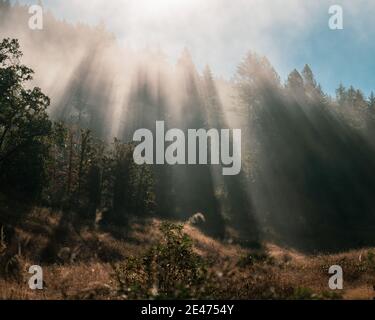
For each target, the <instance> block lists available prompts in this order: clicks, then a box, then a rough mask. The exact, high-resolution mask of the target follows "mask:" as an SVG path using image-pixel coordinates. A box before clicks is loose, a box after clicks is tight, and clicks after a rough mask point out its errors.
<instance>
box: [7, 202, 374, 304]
mask: <svg viewBox="0 0 375 320" xmlns="http://www.w3.org/2000/svg"><path fill="white" fill-rule="evenodd" d="M68 221H69V220H68ZM160 225H161V221H159V220H157V219H149V220H147V221H141V222H140V221H134V222H133V223H132V228H131V231H127V230H124V229H121V228H114V227H112V228H107V229H104V230H103V229H101V228H99V227H97V226H92V227H87V226H86V227H77V224H76V223H70V222H64V217H63V215H62V214H61V213H52V212H49V211H48V210H46V209H34V210H33V211H32V212H31V213H30V214H29V215H28V216H27V217H26V218H24V219H23V220H22V223H18V224H17V225H16V226H15V228H14V230H15V234H14V236H13V238H14V239H16V240H14V241H13V242H12V243H10V244H9V245H8V251H9V252H11V254H10V256H12V255H13V256H16V257H17V264H18V269H17V270H18V271H17V272H18V274H17V275H16V276H14V275H10V276H7V277H3V278H0V299H124V298H126V297H127V295H124V294H123V293H121V292H120V291H119V286H118V285H119V284H118V282H117V281H116V277H115V274H114V273H115V271H114V265H115V264H117V263H124V261H126V259H127V258H128V257H140V256H142V254H144V253H145V252H147V250H148V249H149V248H150V246H151V245H153V244H154V243H156V242H157V241H158V239H159V238H160V230H159V228H160ZM184 232H185V233H186V234H187V235H188V236H189V237H190V238H191V239H192V240H193V243H194V251H195V253H197V254H198V255H199V256H201V257H202V258H203V259H204V260H205V261H206V262H207V266H208V270H209V274H210V280H209V281H213V283H210V284H208V285H209V286H210V288H211V287H212V288H213V289H212V291H211V295H212V297H214V298H220V299H223V298H228V299H304V298H306V299H313V298H344V299H374V298H375V291H374V285H375V258H374V257H373V255H372V253H371V252H372V250H371V249H362V250H358V251H351V252H347V253H341V254H336V255H318V256H306V255H303V254H301V253H299V252H295V251H293V250H290V249H284V248H281V247H278V246H276V245H274V244H267V245H266V246H265V251H264V252H259V251H250V250H247V249H244V248H242V247H240V246H238V245H232V244H223V243H221V242H219V241H216V240H214V239H212V238H209V237H207V236H205V235H204V234H202V233H201V232H200V231H199V230H197V229H196V228H195V227H193V226H191V225H185V226H184ZM373 251H374V252H375V250H373ZM32 264H40V265H41V266H42V267H43V272H44V284H45V285H44V290H41V291H32V290H30V289H28V285H27V282H28V278H29V276H30V275H29V274H28V273H27V270H28V267H29V266H30V265H32ZM334 264H338V265H341V266H342V267H343V268H344V290H343V291H342V292H340V293H339V295H337V294H332V292H330V291H329V288H328V279H329V277H330V275H329V274H328V268H329V266H331V265H334Z"/></svg>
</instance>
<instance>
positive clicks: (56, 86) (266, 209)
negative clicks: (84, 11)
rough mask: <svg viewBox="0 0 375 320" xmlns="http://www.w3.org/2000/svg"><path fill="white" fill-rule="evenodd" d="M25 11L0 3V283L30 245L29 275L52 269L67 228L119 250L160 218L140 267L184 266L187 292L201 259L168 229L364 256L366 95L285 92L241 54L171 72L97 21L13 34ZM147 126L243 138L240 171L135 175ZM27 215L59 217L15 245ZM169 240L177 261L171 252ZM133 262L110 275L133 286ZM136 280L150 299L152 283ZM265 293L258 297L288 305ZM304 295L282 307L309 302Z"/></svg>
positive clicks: (263, 67)
mask: <svg viewBox="0 0 375 320" xmlns="http://www.w3.org/2000/svg"><path fill="white" fill-rule="evenodd" d="M27 15H28V13H27V8H26V7H25V6H22V5H10V4H9V1H4V0H1V1H0V204H1V206H0V227H1V246H0V248H4V252H5V253H4V254H2V252H3V251H2V250H0V270H1V274H6V273H7V272H8V271H9V270H10V269H11V267H12V265H14V266H15V267H14V268H15V269H17V268H20V266H19V265H20V263H19V262H17V263H16V262H14V260H15V259H14V257H16V256H19V255H20V251H23V252H25V253H24V255H26V256H27V259H31V258H30V256H31V253H30V254H29V253H27V252H26V251H27V250H30V252H34V251H37V252H38V253H37V254H36V255H34V258H35V257H36V259H37V261H36V262H38V263H41V264H50V265H53V264H54V263H57V262H59V263H63V262H64V261H65V260H64V258H62V257H61V256H63V255H64V249H66V247H68V246H65V244H66V243H69V242H70V241H72V240H71V238H72V237H73V236H71V235H69V232H70V231H69V230H70V228H71V227H72V226H73V227H74V229H75V232H76V233H77V234H80V237H84V236H82V235H81V232H103V233H104V232H105V233H107V232H108V233H109V234H112V235H113V237H114V238H115V239H122V238H121V237H125V238H124V239H125V240H124V241H126V239H127V237H130V234H131V233H132V232H135V230H136V229H137V228H139V227H140V226H143V227H148V224H152V223H155V221H160V223H161V227H160V232H161V234H162V235H163V237H164V238H163V239H164V240H162V242H161V243H159V245H158V246H156V247H153V248H152V249H150V250H151V251H149V252H148V254H149V255H151V256H152V257H154V258H150V257H149V256H146V258H145V259H146V260H147V258H148V259H149V260H147V261H148V264H147V263H146V264H145V265H144V268H145V271H144V272H146V271H147V270H149V269H148V268H152V266H153V264H154V263H156V267H155V266H154V267H155V268H161V270H162V269H163V264H164V263H166V264H167V262H165V260H168V259H172V260H171V261H173V263H175V264H176V268H177V269H178V268H180V269H179V270H189V272H188V273H186V275H185V276H186V277H189V278H188V279H182V280H181V281H182V283H184V281H187V282H188V283H189V287H190V288H195V287H194V285H196V284H200V283H201V282H200V281H203V280H202V277H203V274H202V270H201V269H200V268H201V265H200V262H199V261H200V260H199V259H200V258H199V256H197V255H196V253H194V251H192V249H191V243H190V240H189V239H188V237H185V235H183V234H182V232H183V231H182V229H181V228H180V227H179V226H176V225H175V223H176V224H178V223H180V222H182V223H185V222H189V221H190V222H191V224H192V225H194V228H195V227H196V228H197V231H196V232H199V234H202V237H208V238H209V239H213V240H212V241H217V243H221V244H223V245H224V244H228V245H233V246H238V247H239V248H241V249H239V250H250V251H251V250H256V251H255V252H263V251H264V250H265V246H266V244H268V243H272V244H275V245H277V246H280V247H281V248H288V249H290V250H297V251H298V252H301V253H303V254H306V255H307V256H310V255H316V254H327V255H329V254H341V253H343V252H345V251H350V250H359V249H362V248H369V247H374V246H375V233H374V228H375V203H374V192H375V175H374V172H375V94H374V93H371V94H370V96H369V97H367V96H365V94H364V93H363V92H362V91H361V89H360V88H354V87H353V86H348V87H345V86H344V85H340V86H339V87H338V88H337V90H336V94H335V95H334V96H332V95H330V94H328V93H326V92H325V91H324V88H322V87H321V86H320V85H319V80H318V79H316V78H315V76H314V73H313V71H312V68H311V67H310V66H309V65H305V67H304V68H303V70H296V69H295V70H292V71H291V72H290V74H289V76H288V77H287V79H286V80H285V81H283V80H282V79H281V77H280V76H279V75H278V73H277V71H276V70H275V69H274V67H273V66H272V64H271V62H270V61H269V60H268V59H267V57H265V56H262V55H259V54H257V53H255V52H251V51H250V52H249V53H248V54H247V55H246V56H245V57H243V59H242V60H241V57H239V63H238V67H237V72H236V74H234V75H233V77H232V79H223V78H221V77H216V76H215V74H214V73H213V72H212V71H211V69H210V67H209V66H207V67H206V68H205V69H204V70H203V71H200V70H199V69H198V68H197V67H196V66H195V64H194V62H193V59H192V57H191V54H190V53H189V50H188V49H185V50H184V51H183V52H182V53H181V55H180V58H179V59H178V61H177V63H175V64H174V63H171V62H170V61H168V59H167V58H166V56H165V55H164V53H163V52H162V51H161V49H149V48H146V49H144V50H143V51H141V50H138V51H136V50H133V49H129V48H123V47H121V46H120V45H119V44H118V43H117V40H116V37H115V36H114V35H113V34H111V33H110V32H109V31H107V30H106V28H105V26H103V25H99V26H96V27H93V26H89V25H84V24H71V23H68V22H65V21H61V20H58V19H57V18H55V17H54V16H53V14H52V13H50V12H48V13H47V15H46V18H45V25H46V26H45V28H44V30H42V31H37V32H35V31H32V30H29V29H28V28H27V25H26V24H25V26H22V24H19V23H17V21H22V19H23V20H25V21H27V19H26V18H25V17H26V16H27ZM157 121H164V123H165V126H166V128H165V130H168V129H171V128H179V129H181V130H183V131H187V130H188V129H201V128H202V129H206V130H209V129H212V128H215V129H218V130H221V129H229V128H230V129H236V128H240V129H241V130H242V170H241V172H240V173H239V174H238V175H228V176H226V175H222V170H223V165H221V164H206V165H189V164H182V165H175V166H172V165H158V164H149V165H146V164H145V165H137V164H135V163H134V161H133V152H134V149H135V148H136V143H135V142H133V134H134V132H135V131H136V130H138V129H141V128H145V129H148V130H150V131H151V132H152V133H153V136H154V137H155V136H156V128H155V124H156V122H157ZM155 152H156V150H154V153H155ZM155 156H156V155H155V154H154V157H155ZM38 210H39V211H40V212H42V213H38V214H42V215H44V216H43V217H39V216H38V217H39V218H40V219H42V220H41V221H44V220H43V219H46V221H49V220H48V219H52V217H54V216H55V215H57V214H58V215H59V222H58V223H57V226H56V230H55V231H54V232H52V235H53V236H52V238H50V239H49V240H48V241H47V240H45V239H44V238H43V239H44V240H43V241H42V240H40V244H35V243H34V244H33V242H38V241H39V240H38V239H39V238H38V236H35V237H34V238H31V239H29V240H28V241H27V244H21V245H20V243H23V242H22V241H23V240H22V241H20V239H21V238H22V237H20V232H21V231H20V229H23V228H24V229H25V230H23V231H22V232H26V233H28V232H29V233H30V232H31V233H32V234H38V231H37V230H39V229H40V232H41V233H40V234H44V232H46V231H42V227H41V226H37V223H36V222H35V221H34V220H30V221H31V222H30V221H29V219H30V217H29V218H28V216H30V214H31V216H33V215H35V214H36V213H35V212H36V211H38ZM39 211H38V212H39ZM49 215H50V218H49V217H48V216H49ZM39 218H38V219H39ZM33 219H37V218H35V217H33ZM25 221H28V222H27V227H25V226H24V225H25ZM150 221H154V222H150ZM167 221H168V222H167ZM46 223H47V224H48V222H46ZM157 223H159V222H157ZM42 225H43V222H42ZM188 228H190V227H188ZM31 230H32V231H31ZM77 230H78V231H77ZM22 232H21V233H22ZM150 232H151V234H152V231H150ZM155 232H156V231H155ZM77 234H76V235H75V236H77ZM40 237H41V236H40ZM98 239H99V237H98ZM205 239H206V238H205ZM98 241H99V240H98ZM118 241H120V240H118ZM139 241H140V240H139ZM210 241H211V240H210ZM86 242H87V239H86ZM30 243H31V244H30ZM176 243H177V244H178V246H181V247H182V249H181V248H180V249H179V250H183V255H184V257H186V261H187V262H186V264H187V265H179V263H180V262H178V260H175V257H173V256H172V253H173V252H174V251H173V250H175V249H176V248H175V246H176ZM39 245H40V246H41V248H39ZM96 245H98V243H96ZM96 245H95V244H93V246H89V247H88V248H91V249H89V250H88V251H90V250H92V251H93V252H94V251H96V250H97V249H95V248H96ZM28 246H31V248H34V247H38V250H36V248H34V249H27V248H28ZM166 248H167V249H168V250H166ZM39 249H40V250H39ZM67 250H69V252H68V255H69V256H71V255H72V254H73V253H72V252H71V251H72V250H73V249H71V248H68V249H67ZM98 250H99V249H98ZM176 250H177V249H176ZM65 251H66V250H65ZM103 251H105V249H103ZM112 251H113V252H112ZM115 251H116V250H115V249H113V248H111V250H109V249H108V248H107V252H106V253H104V252H102V255H105V258H103V259H104V260H103V261H105V262H109V263H110V264H112V263H113V261H114V260H116V259H117V258H116V259H115V258H113V259H112V258H111V254H112V255H113V257H117V256H118V255H119V253H116V252H115ZM17 252H18V253H17ZM111 252H112V253H111ZM251 252H252V251H251ZM33 254H34V253H33ZM155 257H157V258H155ZM249 257H250V258H249V259H250V260H251V261H250V262H249V261H248V260H246V259H242V260H241V261H242V263H245V265H248V264H250V265H253V263H254V261H258V260H259V261H262V263H265V264H268V263H271V262H270V260H269V259H271V258H267V257H265V256H263V253H262V254H255V255H250V256H249ZM371 257H372V256H371V254H370V253H368V261H372V258H371ZM12 259H13V260H12ZM25 259H26V258H25ZM82 259H83V258H82ZM153 259H154V260H155V259H156V260H155V261H156V262H155V261H154V260H153ZM158 259H159V260H160V261H159V260H158ZM163 259H164V260H163ZM112 260H113V261H112ZM118 260H121V259H120V258H119V259H118ZM146 260H145V261H146ZM82 261H84V259H83V260H82ZM168 261H169V260H168ZM139 263H141V262H139V261H138V260H134V261H133V260H132V264H130V265H132V266H135V269H132V268H131V267H129V266H128V267H121V266H120V267H118V266H116V267H114V268H115V270H117V273H116V274H117V276H118V279H119V277H120V276H119V275H121V276H123V277H130V278H131V275H129V272H134V270H136V269H137V268H140V267H139ZM369 263H370V262H369ZM137 266H138V267H137ZM164 267H165V266H164ZM9 268H10V269H9ZM184 268H187V269H184ZM372 268H375V265H374V266H372ZM371 270H372V269H371ZM9 272H10V273H12V272H11V271H9ZM205 272H208V271H207V270H205ZM51 273H52V271H51ZM146 273H147V272H146ZM181 273H184V271H181ZM170 276H171V277H172V278H173V276H174V275H170ZM205 276H206V273H205ZM161 278H162V279H161V280H160V279H159V281H158V284H159V287H158V290H159V292H163V295H160V298H162V297H170V296H173V295H174V294H175V293H174V291H173V290H172V291H170V288H169V287H168V286H169V285H170V283H168V281H171V280H170V279H169V278H168V279H167V277H166V276H165V277H164V276H161ZM127 279H128V278H127ZM192 279H194V281H195V282H194V281H193V280H192ZM205 279H206V278H205ZM143 280H144V283H143V282H142V281H141V280H140V283H142V285H140V286H141V287H142V286H143V285H144V287H145V288H146V289H144V290H145V292H149V291H148V290H149V288H150V287H152V286H153V284H152V283H151V284H150V281H151V280H150V279H149V278H147V279H143ZM118 281H119V283H120V284H121V285H125V284H124V281H122V280H121V279H120V280H118ZM204 281H206V280H204ZM151 282H152V281H151ZM190 282H193V283H190ZM163 284H164V287H163ZM0 286H1V282H0ZM265 286H266V284H265ZM269 287H272V286H271V285H270V286H269ZM142 288H143V287H142ZM142 288H141V289H139V290H140V291H141V292H143V291H142V290H143V289H142ZM263 289H264V288H263ZM263 289H262V290H263ZM155 290H156V289H155ZM192 290H193V289H192ZM194 290H195V289H194ZM194 290H193V291H192V292H189V294H188V296H189V295H191V296H193V297H207V296H211V295H214V296H220V297H222V296H221V295H219V293H218V292H221V293H220V294H224V292H225V290H228V289H227V288H226V289H223V288H220V290H219V289H215V290H216V291H212V292H215V294H213V293H212V292H211V291H209V286H207V287H205V290H206V291H207V292H210V293H207V292H206V291H205V292H201V291H199V290H198V289H197V291H194ZM262 290H261V291H262ZM264 290H265V291H264ZM264 290H263V291H264V292H266V291H267V290H268V289H267V290H266V289H264ZM275 290H276V293H275V292H273V293H272V294H270V296H266V298H269V297H271V298H273V297H274V296H275V295H276V296H278V295H280V296H282V297H284V294H285V292H284V291H282V292H281V291H280V292H279V291H278V289H275ZM275 290H274V291H275ZM280 290H281V289H280ZM301 290H302V291H301ZM304 290H305V289H298V288H297V289H294V291H293V290H292V292H291V293H290V292H289V291H288V297H289V296H291V295H293V294H294V295H297V296H298V295H299V296H304V295H307V296H308V297H311V296H310V293H309V291H308V290H307V289H306V290H305V291H304ZM151 291H152V290H151ZM263 291H262V292H263ZM267 292H268V291H267ZM293 292H294V293H293ZM185 293H186V292H185V291H183V290H182V291H181V292H179V294H178V295H177V296H178V297H180V294H181V296H183V297H185V295H184V294H185ZM148 294H149V293H147V294H146V297H148ZM231 294H233V295H235V293H231ZM249 294H250V293H249ZM64 295H65V296H66V295H68V293H66V292H65V293H64V294H63V296H64ZM98 295H99V296H100V294H98ZM238 295H239V293H238ZM251 295H252V296H254V297H258V296H259V293H258V292H251ZM138 297H139V296H137V295H135V296H134V298H138ZM141 297H145V295H141ZM261 297H264V296H261ZM129 298H131V296H130V297H129Z"/></svg>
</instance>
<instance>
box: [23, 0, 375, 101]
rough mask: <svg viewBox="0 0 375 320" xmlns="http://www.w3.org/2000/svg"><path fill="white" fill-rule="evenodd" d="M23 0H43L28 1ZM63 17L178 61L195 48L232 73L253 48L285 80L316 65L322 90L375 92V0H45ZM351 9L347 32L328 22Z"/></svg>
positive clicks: (200, 57)
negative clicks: (333, 9) (102, 27)
mask: <svg viewBox="0 0 375 320" xmlns="http://www.w3.org/2000/svg"><path fill="white" fill-rule="evenodd" d="M19 2H20V3H28V4H30V3H37V2H38V1H37V0H35V1H31V0H24V1H19ZM43 3H44V5H45V6H46V7H47V8H48V9H50V10H51V11H52V12H53V13H54V14H55V15H56V16H57V17H59V18H61V19H65V20H68V21H71V22H78V21H81V22H86V23H89V24H97V23H99V22H100V21H102V22H104V23H105V24H106V25H107V28H108V29H109V30H111V31H113V32H114V33H115V34H116V36H117V37H118V39H119V41H120V42H121V43H123V44H125V45H128V46H130V47H134V48H142V47H145V46H160V47H161V48H163V50H164V51H165V52H166V53H167V55H168V56H169V57H170V59H171V60H172V61H174V60H176V58H177V57H178V55H179V53H180V52H181V50H182V49H183V48H184V47H188V48H189V49H190V51H191V53H192V55H193V58H194V61H195V62H196V64H197V65H198V67H199V68H202V67H203V66H204V65H206V64H207V63H208V64H209V65H210V66H211V68H212V69H213V71H214V72H215V73H216V74H217V75H220V76H224V77H226V78H230V77H232V76H233V74H234V73H235V70H236V66H237V65H238V63H239V62H240V61H241V59H242V58H243V56H244V55H245V53H246V52H247V51H249V50H252V51H256V52H258V53H261V54H264V55H266V56H267V57H268V58H269V59H270V60H271V62H272V64H273V65H274V66H275V68H276V69H277V71H278V72H279V74H280V75H281V77H282V78H283V79H285V78H286V76H287V74H288V73H289V72H290V71H291V70H292V69H294V68H297V69H299V70H300V69H302V68H303V66H304V64H305V63H308V64H310V65H311V67H312V69H313V71H314V73H315V75H316V77H317V80H318V81H319V82H320V83H321V84H322V86H323V89H324V90H325V91H327V92H329V93H330V94H333V93H334V91H335V88H337V86H338V85H339V83H340V82H342V83H343V84H344V85H346V86H349V85H354V86H355V87H359V88H361V89H362V90H363V91H364V92H365V93H366V94H369V93H370V91H371V90H375V77H374V73H375V19H374V16H375V1H374V0H356V1H352V0H335V1H332V0H319V1H316V0H266V1H265V0H232V1H228V0H205V1H202V0H110V1H109V0H90V1H87V0H86V1H84V0H64V1H62V0H60V1H59V0H44V1H43ZM333 4H339V5H341V6H342V7H343V10H344V30H330V29H329V28H328V20H329V17H330V16H329V14H328V9H329V7H330V5H333Z"/></svg>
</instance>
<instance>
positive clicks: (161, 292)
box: [115, 223, 213, 299]
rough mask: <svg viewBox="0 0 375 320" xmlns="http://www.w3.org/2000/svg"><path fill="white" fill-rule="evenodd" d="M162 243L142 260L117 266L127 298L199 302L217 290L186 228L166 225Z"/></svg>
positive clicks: (148, 252)
mask: <svg viewBox="0 0 375 320" xmlns="http://www.w3.org/2000/svg"><path fill="white" fill-rule="evenodd" d="M160 231H161V233H162V237H161V239H160V241H159V242H158V243H157V244H156V245H155V246H152V247H151V248H149V249H148V250H147V251H146V253H145V254H144V255H142V256H141V257H131V258H129V259H127V260H126V262H125V263H122V264H119V265H117V266H116V267H115V271H116V272H115V275H116V279H117V281H118V283H119V285H120V291H121V292H122V293H123V295H125V296H126V297H127V298H130V299H138V298H154V299H191V298H194V299H199V298H204V297H205V298H207V297H209V296H210V293H211V292H212V290H213V287H212V286H211V285H210V283H211V281H210V275H209V273H208V271H207V266H206V264H205V262H204V261H203V259H202V258H201V257H200V256H199V255H198V254H196V253H195V252H194V250H193V243H192V240H191V239H190V238H189V237H188V236H187V235H186V234H185V233H184V232H183V225H175V224H171V223H163V224H162V225H161V227H160Z"/></svg>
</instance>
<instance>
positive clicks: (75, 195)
mask: <svg viewBox="0 0 375 320" xmlns="http://www.w3.org/2000/svg"><path fill="white" fill-rule="evenodd" d="M21 56H22V53H21V51H20V48H19V43H18V41H17V40H11V39H5V40H3V41H2V42H1V44H0V106H1V109H0V139H1V140H0V176H1V183H0V189H1V192H2V193H3V194H6V195H8V196H9V197H13V198H15V199H23V201H27V200H29V201H33V200H34V201H35V200H38V201H40V202H41V203H42V204H44V205H47V206H50V207H52V208H54V209H61V210H63V211H68V212H76V213H79V214H80V215H81V217H83V218H87V219H89V220H91V221H95V219H96V213H97V210H99V209H100V210H101V211H103V214H104V216H103V221H104V222H111V223H116V224H125V223H126V222H127V219H128V217H129V215H137V216H142V215H146V214H150V213H152V212H153V210H154V207H155V203H154V182H153V177H152V174H151V172H150V170H149V168H148V167H147V166H136V165H135V164H134V162H133V149H134V146H133V145H132V144H124V143H121V142H120V141H119V140H117V139H115V140H114V142H113V143H112V144H108V143H104V142H103V141H100V140H98V139H96V138H95V137H94V136H93V135H92V133H91V132H90V130H88V129H81V128H80V127H79V126H78V125H74V124H72V123H70V124H64V123H62V122H52V121H51V120H50V119H49V116H48V114H47V107H48V106H49V103H50V101H49V98H48V97H47V96H45V95H44V94H43V93H42V91H41V90H40V89H39V88H34V89H26V87H27V85H26V84H27V82H28V81H30V80H32V74H33V71H32V70H31V69H29V68H27V67H26V66H24V65H22V64H21V63H20V58H21Z"/></svg>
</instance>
